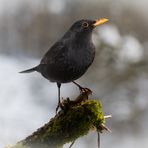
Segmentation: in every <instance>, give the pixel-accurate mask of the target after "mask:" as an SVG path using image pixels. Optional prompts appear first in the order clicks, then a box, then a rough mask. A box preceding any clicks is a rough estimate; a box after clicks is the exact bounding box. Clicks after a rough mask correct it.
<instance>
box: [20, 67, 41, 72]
mask: <svg viewBox="0 0 148 148" xmlns="http://www.w3.org/2000/svg"><path fill="white" fill-rule="evenodd" d="M37 67H38V66H36V67H33V68H30V69H27V70H24V71H20V72H19V73H30V72H34V71H37Z"/></svg>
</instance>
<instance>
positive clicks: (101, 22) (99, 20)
mask: <svg viewBox="0 0 148 148" xmlns="http://www.w3.org/2000/svg"><path fill="white" fill-rule="evenodd" d="M108 21H109V19H106V18H101V19H98V20H96V22H95V23H94V24H93V26H94V27H96V26H99V25H101V24H104V23H106V22H108Z"/></svg>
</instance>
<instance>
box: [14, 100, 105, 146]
mask: <svg viewBox="0 0 148 148" xmlns="http://www.w3.org/2000/svg"><path fill="white" fill-rule="evenodd" d="M102 123H104V117H103V112H102V106H101V103H100V102H98V101H96V100H86V101H82V102H80V103H77V104H75V105H72V106H70V108H69V109H68V110H67V111H66V112H60V113H59V114H58V115H57V116H55V117H54V118H52V119H51V120H50V122H49V123H47V124H46V125H44V126H43V127H42V128H40V129H38V130H37V131H36V132H35V133H33V135H31V136H29V137H28V138H27V139H25V140H23V141H22V142H21V143H22V144H23V145H25V146H29V147H31V148H41V147H42V148H47V147H48V148H50V147H51V148H59V147H62V146H63V145H64V144H65V143H68V142H71V141H75V140H76V139H77V138H79V137H81V136H84V135H86V134H87V133H88V132H89V130H90V129H91V128H92V127H94V126H95V127H98V126H99V125H101V124H102ZM15 148H21V147H15Z"/></svg>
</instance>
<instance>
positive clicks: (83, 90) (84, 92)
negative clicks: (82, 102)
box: [79, 87, 92, 99]
mask: <svg viewBox="0 0 148 148" xmlns="http://www.w3.org/2000/svg"><path fill="white" fill-rule="evenodd" d="M79 89H80V94H82V95H83V96H86V98H87V99H88V96H89V95H90V94H92V91H91V90H90V89H89V88H84V87H79Z"/></svg>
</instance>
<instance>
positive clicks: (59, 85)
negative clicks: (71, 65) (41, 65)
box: [56, 83, 61, 113]
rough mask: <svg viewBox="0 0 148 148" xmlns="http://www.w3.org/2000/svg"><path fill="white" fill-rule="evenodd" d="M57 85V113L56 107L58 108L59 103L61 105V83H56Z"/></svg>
mask: <svg viewBox="0 0 148 148" xmlns="http://www.w3.org/2000/svg"><path fill="white" fill-rule="evenodd" d="M57 86H58V105H57V107H56V113H57V111H58V109H59V107H60V105H61V100H60V96H61V95H60V88H61V83H57Z"/></svg>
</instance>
